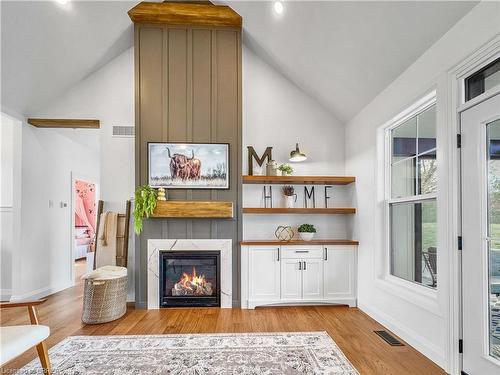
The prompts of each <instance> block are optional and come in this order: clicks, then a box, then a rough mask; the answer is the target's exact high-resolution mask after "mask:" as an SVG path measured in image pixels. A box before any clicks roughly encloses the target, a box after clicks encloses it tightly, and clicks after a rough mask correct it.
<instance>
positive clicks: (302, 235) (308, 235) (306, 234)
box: [299, 232, 314, 241]
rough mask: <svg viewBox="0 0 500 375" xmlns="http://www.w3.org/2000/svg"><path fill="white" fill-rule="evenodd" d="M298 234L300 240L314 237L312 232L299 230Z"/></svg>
mask: <svg viewBox="0 0 500 375" xmlns="http://www.w3.org/2000/svg"><path fill="white" fill-rule="evenodd" d="M299 236H300V239H301V240H302V241H311V240H312V239H313V237H314V233H309V232H299Z"/></svg>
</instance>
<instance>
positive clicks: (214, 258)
mask: <svg viewBox="0 0 500 375" xmlns="http://www.w3.org/2000/svg"><path fill="white" fill-rule="evenodd" d="M159 261H160V275H159V276H160V307H210V306H218V307H220V251H195V250H192V251H191V250H190V251H160V254H159Z"/></svg>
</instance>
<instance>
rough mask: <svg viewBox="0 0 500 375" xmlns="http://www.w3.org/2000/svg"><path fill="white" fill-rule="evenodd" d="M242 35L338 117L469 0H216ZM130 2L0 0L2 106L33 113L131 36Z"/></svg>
mask: <svg viewBox="0 0 500 375" xmlns="http://www.w3.org/2000/svg"><path fill="white" fill-rule="evenodd" d="M223 2H224V3H228V4H229V5H231V6H232V7H233V8H234V9H235V10H236V11H238V13H240V14H241V15H242V16H243V23H244V39H243V40H244V43H245V44H247V45H248V46H249V47H250V48H251V49H253V50H254V52H256V53H257V54H258V55H260V56H261V57H262V58H263V59H265V60H266V61H267V62H268V63H269V64H271V65H273V66H274V67H275V68H276V69H277V70H279V71H280V72H281V73H282V74H283V75H284V76H286V77H287V78H288V79H289V80H291V81H292V82H294V83H295V84H296V85H297V86H299V87H300V88H301V89H303V90H304V91H305V92H306V93H308V94H309V95H310V96H312V97H313V98H315V99H316V100H317V101H318V102H320V103H321V104H322V105H323V106H324V107H326V108H327V109H328V110H329V111H330V112H331V113H332V114H333V115H335V116H336V117H337V118H338V119H340V120H342V121H344V122H345V121H347V120H349V119H350V118H352V117H353V116H354V115H355V114H356V113H357V112H359V110H361V109H362V108H363V107H364V106H365V105H366V104H368V103H369V102H370V101H371V100H372V99H373V98H374V97H375V96H376V95H377V94H378V93H379V92H380V91H382V90H383V89H384V88H385V87H387V85H388V84H389V83H390V82H392V81H393V80H394V79H395V78H397V77H398V76H399V75H400V74H401V73H402V72H403V71H404V70H405V69H406V68H407V67H408V66H410V65H411V64H412V63H413V62H414V61H415V60H416V59H417V58H418V56H420V55H421V54H422V53H423V52H424V51H425V50H426V49H428V48H429V47H430V46H431V45H432V44H433V43H434V42H436V41H437V40H438V39H439V38H440V37H441V36H442V35H443V34H444V33H445V32H446V31H447V30H448V29H449V28H450V27H451V26H453V25H454V24H455V23H456V22H457V21H458V20H459V19H460V18H461V17H463V16H464V15H465V14H466V13H467V12H468V11H469V10H470V9H471V8H472V7H473V6H474V5H475V4H476V2H461V1H459V2H446V1H444V2H419V1H415V2H407V1H405V2H332V1H329V2H327V1H324V2H313V1H286V2H284V4H285V10H284V12H283V14H282V15H280V16H277V15H276V14H275V13H274V12H273V9H272V3H271V2H261V1H254V2H243V1H234V2H228V1H223ZM133 5H135V2H123V1H109V2H101V1H85V2H83V1H70V2H69V4H67V5H65V6H62V5H60V4H59V3H57V2H55V1H43V2H40V1H35V2H5V1H2V2H1V5H0V6H1V43H2V45H1V49H2V50H1V60H2V61H1V62H2V67H1V79H2V82H1V83H2V98H1V101H2V109H3V110H4V111H7V112H11V113H17V114H24V115H28V114H35V113H36V111H38V110H41V109H43V108H44V106H45V105H47V104H49V103H50V102H51V101H53V100H54V99H56V98H57V97H59V96H61V95H63V94H64V93H65V92H66V91H67V90H68V89H70V88H71V87H72V86H73V85H75V84H76V83H78V82H79V81H80V80H82V79H84V78H85V77H86V76H88V75H89V74H91V73H92V72H94V71H96V70H98V69H99V68H100V67H102V66H103V65H104V64H106V63H107V62H108V61H110V60H111V59H113V58H114V57H116V56H118V55H119V54H120V53H122V52H123V51H125V50H126V49H127V48H129V47H131V46H132V43H133V33H132V24H131V22H130V19H129V18H128V16H127V11H128V10H129V9H130V8H131V7H132V6H133Z"/></svg>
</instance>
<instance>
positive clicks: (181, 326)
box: [0, 283, 445, 375]
mask: <svg viewBox="0 0 500 375" xmlns="http://www.w3.org/2000/svg"><path fill="white" fill-rule="evenodd" d="M82 294H83V288H82V284H81V283H80V284H78V285H76V286H75V287H73V288H69V289H66V290H64V291H62V292H59V293H57V294H54V295H53V296H51V297H49V299H48V301H47V302H46V303H44V304H43V305H41V306H40V307H39V309H38V312H39V317H40V321H41V323H42V324H46V325H49V326H50V329H51V335H50V338H49V339H48V346H49V348H50V347H52V346H53V345H55V344H56V343H58V342H59V341H61V340H63V339H64V338H65V337H67V336H73V335H139V334H162V333H211V332H287V331H299V332H300V331H327V332H328V334H329V335H330V336H331V337H332V338H333V339H334V340H335V341H336V343H337V344H338V345H339V347H340V348H341V349H342V351H343V352H344V353H345V355H346V356H347V358H349V360H350V361H351V362H352V364H353V365H354V366H355V367H356V368H357V369H358V371H359V372H360V373H361V374H362V375H368V374H377V375H379V374H380V375H382V374H384V375H386V374H394V375H402V374H426V375H432V374H444V373H445V372H444V371H443V370H442V369H441V368H439V367H438V366H437V365H435V364H434V363H433V362H431V361H430V360H428V359H427V358H426V357H424V356H423V355H422V354H420V353H419V352H417V351H416V350H415V349H413V348H411V347H410V346H408V345H406V346H402V347H391V346H389V345H388V344H386V343H385V342H384V341H382V340H381V339H380V338H379V337H378V336H377V335H376V334H375V333H373V331H374V330H379V329H383V327H382V326H381V325H380V324H378V323H377V322H375V321H374V320H373V319H371V318H370V317H369V316H368V315H366V314H365V313H363V312H362V311H361V310H359V309H357V308H348V307H344V306H301V307H269V308H257V309H255V310H241V309H217V308H201V309H162V310H149V311H148V310H135V309H133V308H129V309H128V311H127V314H126V315H125V316H124V317H123V318H121V319H119V320H117V321H114V322H111V323H107V324H100V325H85V324H83V323H81V321H80V317H81V304H82ZM8 310H10V311H3V312H2V315H1V317H0V323H1V325H14V324H28V323H29V316H28V312H27V311H25V309H8ZM35 357H36V350H35V349H32V350H30V351H28V352H26V353H25V354H23V355H22V356H20V357H18V358H17V359H15V360H14V361H12V362H10V363H8V364H7V365H6V366H4V367H2V368H1V369H0V373H4V372H5V371H9V370H10V369H17V368H20V367H22V366H24V365H25V364H26V363H28V362H29V361H31V360H32V359H33V358H35Z"/></svg>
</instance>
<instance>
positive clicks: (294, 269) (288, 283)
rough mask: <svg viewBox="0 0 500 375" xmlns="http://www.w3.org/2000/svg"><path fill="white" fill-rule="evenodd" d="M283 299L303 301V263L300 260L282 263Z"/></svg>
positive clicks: (283, 261)
mask: <svg viewBox="0 0 500 375" xmlns="http://www.w3.org/2000/svg"><path fill="white" fill-rule="evenodd" d="M281 299H282V300H299V299H302V261H301V260H299V259H283V260H282V261H281Z"/></svg>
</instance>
